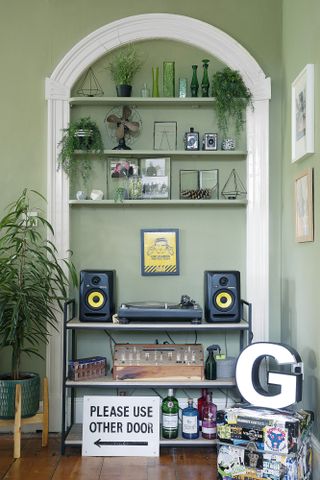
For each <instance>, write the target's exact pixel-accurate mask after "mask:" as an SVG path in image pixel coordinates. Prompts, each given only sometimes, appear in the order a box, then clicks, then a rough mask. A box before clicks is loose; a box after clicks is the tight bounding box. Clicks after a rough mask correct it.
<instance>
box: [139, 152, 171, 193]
mask: <svg viewBox="0 0 320 480" xmlns="http://www.w3.org/2000/svg"><path fill="white" fill-rule="evenodd" d="M140 173H141V180H142V199H143V200H147V199H150V200H168V199H169V198H170V158H168V157H153V158H143V159H141V160H140Z"/></svg>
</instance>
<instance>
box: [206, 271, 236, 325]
mask: <svg viewBox="0 0 320 480" xmlns="http://www.w3.org/2000/svg"><path fill="white" fill-rule="evenodd" d="M204 278H205V281H204V283H205V286H204V288H205V299H204V305H205V319H206V321H207V322H211V323H219V322H240V320H241V298H240V272H238V271H224V272H223V271H206V272H204Z"/></svg>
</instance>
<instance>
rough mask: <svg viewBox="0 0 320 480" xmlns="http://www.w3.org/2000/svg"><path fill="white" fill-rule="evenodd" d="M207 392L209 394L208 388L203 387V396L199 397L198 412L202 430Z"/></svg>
mask: <svg viewBox="0 0 320 480" xmlns="http://www.w3.org/2000/svg"><path fill="white" fill-rule="evenodd" d="M207 394H208V390H207V388H202V389H201V397H199V398H198V404H197V408H198V412H199V430H201V428H202V409H203V405H204V403H205V402H206V400H207Z"/></svg>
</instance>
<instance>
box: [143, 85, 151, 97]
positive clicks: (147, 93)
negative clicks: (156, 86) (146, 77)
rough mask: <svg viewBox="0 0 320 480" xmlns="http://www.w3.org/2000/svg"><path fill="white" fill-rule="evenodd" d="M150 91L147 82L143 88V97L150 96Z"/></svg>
mask: <svg viewBox="0 0 320 480" xmlns="http://www.w3.org/2000/svg"><path fill="white" fill-rule="evenodd" d="M149 96H150V92H149V88H148V86H147V84H146V83H144V85H143V88H142V89H141V97H149Z"/></svg>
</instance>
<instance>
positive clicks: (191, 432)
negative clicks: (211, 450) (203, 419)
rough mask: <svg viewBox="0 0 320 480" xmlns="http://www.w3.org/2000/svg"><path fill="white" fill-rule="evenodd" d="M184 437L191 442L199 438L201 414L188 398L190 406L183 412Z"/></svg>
mask: <svg viewBox="0 0 320 480" xmlns="http://www.w3.org/2000/svg"><path fill="white" fill-rule="evenodd" d="M182 436H183V438H188V439H190V440H192V439H194V438H198V437H199V412H198V410H197V409H196V408H194V406H193V400H192V398H188V406H187V408H184V409H183V410H182Z"/></svg>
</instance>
